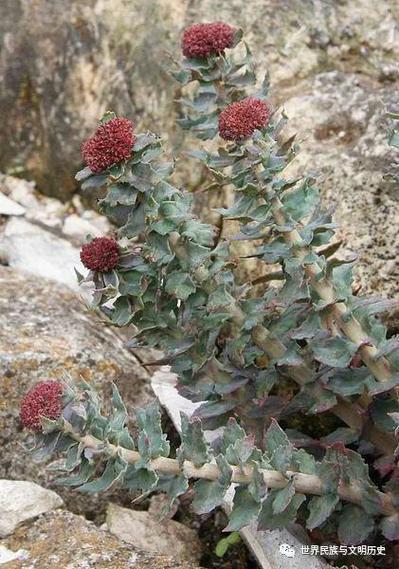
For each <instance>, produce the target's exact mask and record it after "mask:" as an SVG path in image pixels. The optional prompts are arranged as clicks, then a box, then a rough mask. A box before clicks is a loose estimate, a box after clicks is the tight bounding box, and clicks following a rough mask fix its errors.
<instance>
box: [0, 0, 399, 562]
mask: <svg viewBox="0 0 399 569" xmlns="http://www.w3.org/2000/svg"><path fill="white" fill-rule="evenodd" d="M215 15H217V19H219V20H223V21H225V22H228V23H230V24H232V25H237V26H241V27H242V28H243V29H244V31H245V34H246V39H247V41H248V42H249V44H250V46H251V49H252V51H253V53H254V57H255V63H256V67H257V70H258V71H259V73H260V74H261V75H262V74H263V73H264V71H265V70H266V69H268V70H269V72H270V76H271V92H270V97H271V101H272V103H273V105H274V106H275V107H280V106H284V107H285V109H286V111H287V113H288V115H289V117H290V123H289V126H288V128H287V137H288V136H289V134H291V133H293V132H297V133H298V134H297V136H298V140H300V141H301V147H302V152H301V153H300V154H299V156H298V158H297V159H296V160H295V161H294V162H293V164H292V166H291V173H292V174H293V175H297V174H303V173H305V172H306V173H314V174H316V175H317V176H318V180H319V185H320V187H321V189H322V194H323V198H324V200H325V202H326V203H327V204H334V205H335V206H336V221H337V222H338V223H339V224H340V226H341V229H340V232H339V238H340V239H342V241H343V252H344V253H348V254H349V253H351V252H355V253H356V254H358V256H359V268H358V272H357V279H358V282H359V283H360V284H361V286H362V288H363V290H364V291H367V292H368V293H371V294H382V295H384V296H389V297H393V296H395V295H396V294H397V293H398V282H399V278H398V277H399V265H398V251H399V234H398V232H397V230H396V227H397V223H398V213H397V211H398V199H399V194H398V190H397V188H396V187H395V186H394V185H393V184H392V182H391V181H390V180H389V179H388V178H387V177H386V176H385V173H386V172H387V171H388V168H389V164H390V162H391V161H392V160H393V157H394V154H393V152H392V150H390V149H389V147H388V145H387V140H388V131H389V122H388V121H387V119H386V118H385V112H386V110H387V108H390V107H398V98H397V93H398V92H399V64H398V61H399V41H398V38H399V6H398V3H397V2H396V1H395V0H381V1H380V2H379V3H376V2H374V1H373V0H327V1H325V0H251V2H243V1H242V0H230V1H229V2H226V1H222V0H212V1H211V0H201V1H199V0H148V1H147V2H146V3H143V2H140V1H139V0H130V1H129V2H125V0H112V1H109V2H104V1H103V0H71V2H70V3H69V8H68V10H65V3H64V1H63V0H36V1H35V2H31V1H29V0H4V1H3V2H2V3H1V4H0V79H1V83H2V89H1V92H0V115H1V117H2V129H1V132H0V170H1V171H3V172H5V174H3V175H0V285H1V286H0V445H1V448H2V452H1V454H0V479H2V480H3V481H4V482H3V481H1V482H0V537H2V538H3V539H2V540H0V565H1V564H3V565H4V566H5V567H6V568H7V569H8V568H10V569H14V568H21V569H22V568H23V569H28V568H31V567H35V568H36V569H41V568H42V567H43V568H44V567H47V566H48V563H47V559H48V555H49V552H50V555H51V556H52V560H53V563H54V566H56V565H57V566H59V567H66V568H68V569H69V568H71V569H74V568H80V567H81V568H86V567H94V566H95V567H115V568H118V567H133V568H136V567H137V568H145V567H150V566H152V567H154V568H158V567H159V568H169V567H176V568H177V569H178V568H179V567H182V568H183V567H187V568H188V567H198V566H200V565H202V566H204V567H223V568H225V569H226V568H232V569H233V568H234V569H244V568H252V567H254V566H255V562H254V561H253V559H252V557H251V556H250V555H249V554H248V551H247V549H246V548H245V547H244V546H239V547H238V548H236V549H234V551H233V553H232V554H229V553H228V554H227V556H226V557H225V558H223V559H222V560H218V559H217V558H216V556H215V555H214V554H213V553H212V552H213V550H214V547H215V545H216V543H217V541H218V539H219V538H220V537H222V536H221V528H222V527H223V520H221V519H220V516H222V514H221V513H219V514H218V515H217V516H216V517H210V518H206V519H200V520H198V519H194V518H193V517H192V516H191V515H190V513H189V510H188V509H184V508H183V509H181V510H179V512H177V514H176V516H175V518H174V520H169V521H168V523H167V524H164V525H163V526H160V525H159V524H158V522H157V520H156V518H154V516H153V515H152V514H151V511H152V510H151V509H152V507H153V506H151V503H150V502H149V501H148V502H144V503H142V504H141V505H140V506H135V509H133V508H132V504H131V498H130V497H127V496H126V495H120V494H118V493H117V492H116V493H112V494H110V495H107V496H105V497H104V496H101V497H99V496H92V497H87V496H81V495H76V494H75V493H72V492H69V491H66V490H65V489H64V490H62V489H60V488H59V487H57V486H55V485H54V483H53V480H52V479H51V477H50V476H49V474H48V472H46V470H45V468H44V467H43V465H38V464H34V463H32V461H30V460H29V459H28V458H27V457H26V455H24V452H25V451H24V450H23V448H22V446H21V445H24V444H26V442H27V441H26V438H25V434H24V433H23V432H22V431H21V428H20V425H19V421H18V405H19V400H20V398H21V396H22V394H23V393H24V392H25V391H26V389H28V388H29V387H30V386H31V385H33V384H34V383H35V382H36V381H38V380H39V379H52V378H60V377H62V376H63V375H64V374H69V375H70V376H72V377H73V378H78V377H81V376H82V377H84V378H85V379H86V380H87V381H90V382H93V384H95V385H96V387H97V388H98V389H99V390H100V392H101V393H102V394H103V395H104V396H105V397H107V396H108V394H109V390H110V383H111V382H112V381H114V382H116V383H117V385H118V387H119V388H120V390H121V392H122V394H123V395H124V397H125V400H126V401H127V402H128V404H129V406H130V409H132V408H133V407H135V406H140V405H145V404H146V403H147V402H148V401H149V400H151V398H152V397H153V394H152V392H151V390H150V388H149V373H148V371H147V369H146V368H145V366H143V365H142V360H144V361H145V357H146V354H145V353H144V354H142V353H141V352H140V353H136V354H132V353H131V352H129V351H128V350H127V349H126V348H125V346H124V344H123V338H121V336H120V335H118V333H117V332H115V331H113V330H111V329H110V328H109V327H107V326H105V325H104V324H103V323H100V322H99V320H98V316H96V315H95V314H92V313H89V312H88V310H87V309H86V307H85V302H84V301H85V299H86V300H87V298H88V294H86V295H85V294H83V299H81V298H79V297H78V295H77V294H76V293H77V285H76V278H75V274H74V272H73V266H76V267H78V268H79V265H80V262H79V247H80V245H81V244H82V243H83V242H84V241H85V239H86V235H88V234H91V235H93V236H95V235H103V234H106V233H108V234H110V233H112V227H111V226H110V225H109V223H108V221H107V220H106V219H105V218H104V217H102V216H100V215H98V214H97V213H95V212H94V211H92V210H89V209H86V208H85V207H84V205H83V203H82V199H81V197H80V196H79V195H78V194H76V189H77V188H76V183H75V181H74V178H73V176H74V173H75V172H76V170H77V169H79V167H80V165H81V164H80V145H81V142H82V140H84V139H85V138H86V137H87V135H88V134H89V133H90V132H91V131H92V130H93V128H94V126H95V124H96V121H97V119H98V118H99V117H100V116H101V115H102V113H103V112H104V111H105V110H107V109H110V108H112V109H114V110H115V111H116V112H118V113H119V114H122V115H126V116H129V117H130V118H133V119H134V120H135V122H136V123H137V128H138V130H144V129H152V130H155V131H158V132H160V133H162V134H163V135H164V136H165V140H166V146H167V148H168V150H169V151H171V152H173V153H174V154H175V155H177V156H179V155H180V153H181V150H182V149H183V148H184V145H185V143H186V138H185V137H184V136H183V134H182V133H181V132H180V131H179V130H177V129H176V126H175V102H174V99H175V97H176V96H177V95H178V91H177V87H176V85H175V84H174V83H173V81H172V80H171V79H170V77H168V75H167V73H166V71H165V68H166V66H167V65H166V57H165V53H166V51H170V52H174V53H177V52H178V50H179V41H180V40H179V38H180V35H181V32H182V30H183V29H184V27H186V26H187V25H189V24H191V23H193V22H197V21H212V20H214V19H215ZM15 176H18V177H15ZM23 178H27V179H29V180H31V181H25V180H24V179H23ZM176 179H177V181H178V183H180V184H181V185H184V186H185V187H187V188H188V189H190V190H193V191H196V190H201V185H202V183H203V181H202V179H201V172H200V171H199V170H198V169H197V168H196V167H195V165H194V164H192V163H188V162H187V161H186V160H180V161H179V162H178V164H177V174H176ZM37 190H40V191H37ZM43 194H47V196H50V197H46V196H44V195H43ZM202 195H203V194H202ZM213 199H215V205H216V204H217V205H220V204H219V203H218V199H219V198H218V197H216V198H215V197H214V196H213V197H212V200H213ZM197 201H198V209H199V210H201V209H202V208H206V207H208V205H209V204H208V203H207V204H203V203H201V194H200V193H198V200H197ZM253 270H254V271H257V267H256V266H255V267H253ZM83 292H84V291H83ZM387 322H388V325H389V327H390V330H391V331H392V332H394V331H395V332H398V331H399V316H398V314H397V313H391V314H390V315H388V320H387ZM132 426H133V427H134V425H132ZM15 480H21V481H25V483H29V481H34V482H36V483H38V484H40V486H37V485H36V486H35V485H31V486H30V487H29V489H28V487H24V489H23V490H22V487H21V486H18V485H17V482H15V485H14V486H10V481H15ZM2 484H3V486H1V485H2ZM7 484H8V486H7ZM1 488H3V493H2V492H1ZM5 489H6V490H5ZM50 491H51V492H54V491H55V492H56V495H55V494H54V493H48V492H50ZM3 496H5V498H6V499H5V500H4V501H3V498H2V497H3ZM22 496H23V497H24V498H26V501H25V502H23V501H22V502H21V501H20V499H21V497H22ZM118 508H125V510H126V511H123V512H122V513H123V519H124V524H123V527H122V528H121V527H120V526H119V527H118V524H116V523H115V519H113V518H114V516H113V513H115V512H116V511H119V510H118ZM119 513H120V511H119ZM38 516H39V517H38ZM218 516H219V517H218ZM130 521H131V522H132V523H133V524H134V527H135V528H138V527H140V528H141V532H136V531H131V532H129V530H127V529H126V528H127V527H128V524H129V523H130ZM103 524H104V525H103ZM157 524H158V525H157ZM174 524H177V525H174ZM100 526H102V527H100ZM193 530H195V533H190V532H192V531H193ZM111 532H114V533H115V534H116V535H113V534H112V533H111ZM136 533H137V535H136ZM131 535H135V536H136V538H137V541H134V542H131V540H129V539H126V537H129V536H131ZM143 535H146V536H148V537H149V539H148V540H147V541H145V540H144V541H143V540H142V539H141V537H142V536H143ZM154 535H155V536H157V537H158V536H161V535H162V536H163V539H164V544H165V545H166V547H165V548H164V549H162V548H160V549H158V550H156V548H154ZM198 536H200V541H198ZM155 541H157V540H155ZM159 542H160V543H161V542H162V540H161V539H159ZM201 544H202V545H201ZM171 551H173V552H179V554H178V556H177V557H175V559H171V558H170V557H169V553H170V552H171ZM165 553H166V554H167V556H166V557H165Z"/></svg>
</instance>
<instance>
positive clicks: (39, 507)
mask: <svg viewBox="0 0 399 569" xmlns="http://www.w3.org/2000/svg"><path fill="white" fill-rule="evenodd" d="M60 506H62V500H61V498H60V497H59V496H58V495H57V494H56V493H55V492H53V491H52V490H46V489H45V488H42V487H41V486H39V485H38V484H35V483H34V482H28V481H27V480H0V537H5V536H7V535H9V534H10V533H12V532H13V531H14V530H15V528H16V527H17V525H18V524H20V523H22V522H23V521H25V520H29V519H31V518H34V517H36V516H38V515H40V514H44V513H45V512H49V511H51V510H54V509H55V508H59V507H60Z"/></svg>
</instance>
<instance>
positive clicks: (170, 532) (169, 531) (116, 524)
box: [106, 504, 201, 562]
mask: <svg viewBox="0 0 399 569" xmlns="http://www.w3.org/2000/svg"><path fill="white" fill-rule="evenodd" d="M158 514H159V511H158ZM106 525H107V527H108V529H109V531H110V532H111V533H112V534H114V535H116V536H117V537H118V538H119V539H122V540H123V541H126V542H127V543H131V544H132V545H134V547H137V548H138V549H143V550H144V551H150V552H152V553H161V554H163V555H172V556H173V557H175V558H176V559H177V560H179V561H191V562H198V561H199V559H200V557H201V542H200V540H199V539H198V536H197V534H196V532H195V531H193V530H192V529H190V528H188V527H186V526H184V525H183V524H180V523H178V522H175V521H173V520H168V519H163V520H159V519H157V517H155V516H154V515H152V514H150V513H149V512H144V511H137V510H132V509H130V508H121V507H120V506H118V505H116V504H109V505H108V508H107V518H106Z"/></svg>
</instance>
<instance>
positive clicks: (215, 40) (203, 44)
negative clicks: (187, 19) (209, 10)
mask: <svg viewBox="0 0 399 569" xmlns="http://www.w3.org/2000/svg"><path fill="white" fill-rule="evenodd" d="M235 33H236V30H235V29H234V28H232V27H231V26H229V25H228V24H223V22H214V23H213V24H194V25H193V26H190V27H189V28H187V29H186V30H185V31H184V34H183V41H182V50H183V55H184V56H185V57H199V58H205V57H209V56H210V55H214V54H215V55H218V54H220V53H222V52H223V51H224V50H225V49H226V48H227V47H231V46H232V45H233V42H234V35H235Z"/></svg>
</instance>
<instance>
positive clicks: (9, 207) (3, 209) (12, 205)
mask: <svg viewBox="0 0 399 569" xmlns="http://www.w3.org/2000/svg"><path fill="white" fill-rule="evenodd" d="M24 213H25V209H24V208H23V207H22V206H20V205H19V204H17V203H16V202H14V201H13V200H10V198H8V197H7V196H5V195H4V194H3V193H1V192H0V215H23V214H24Z"/></svg>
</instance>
